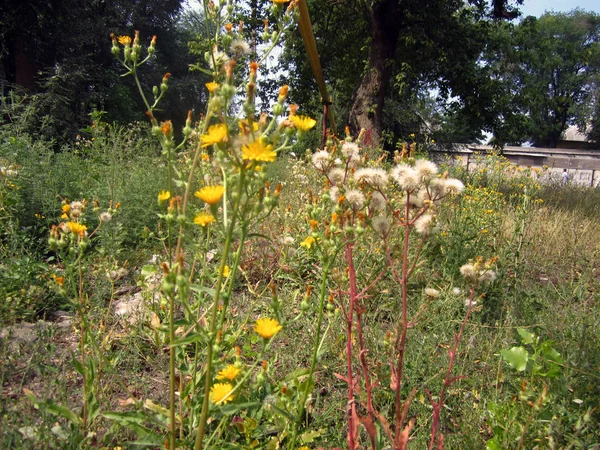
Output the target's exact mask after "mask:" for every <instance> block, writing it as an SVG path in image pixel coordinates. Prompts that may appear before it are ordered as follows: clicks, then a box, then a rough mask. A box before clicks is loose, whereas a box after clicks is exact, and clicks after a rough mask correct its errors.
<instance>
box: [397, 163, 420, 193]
mask: <svg viewBox="0 0 600 450" xmlns="http://www.w3.org/2000/svg"><path fill="white" fill-rule="evenodd" d="M392 178H393V179H394V181H395V182H396V183H398V186H400V188H401V189H403V190H405V191H414V190H415V189H417V188H418V187H419V184H420V181H419V175H418V174H417V171H416V170H415V169H413V168H412V167H410V166H409V165H407V164H398V165H397V166H396V167H394V168H393V169H392Z"/></svg>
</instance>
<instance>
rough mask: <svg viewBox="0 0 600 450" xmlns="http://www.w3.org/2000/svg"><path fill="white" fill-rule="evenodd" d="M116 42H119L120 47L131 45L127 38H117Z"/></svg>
mask: <svg viewBox="0 0 600 450" xmlns="http://www.w3.org/2000/svg"><path fill="white" fill-rule="evenodd" d="M117 40H118V41H119V44H121V45H130V44H131V38H130V37H129V36H119V37H118V38H117Z"/></svg>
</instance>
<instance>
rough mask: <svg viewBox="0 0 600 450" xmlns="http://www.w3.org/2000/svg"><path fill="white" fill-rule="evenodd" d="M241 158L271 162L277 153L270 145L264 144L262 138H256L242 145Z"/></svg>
mask: <svg viewBox="0 0 600 450" xmlns="http://www.w3.org/2000/svg"><path fill="white" fill-rule="evenodd" d="M242 158H244V159H245V160H247V161H264V162H271V161H275V158H277V153H275V152H274V151H273V146H272V145H265V144H264V142H263V141H262V139H258V140H256V141H254V142H252V143H251V144H248V145H244V146H242Z"/></svg>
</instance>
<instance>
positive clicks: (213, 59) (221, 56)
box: [208, 45, 229, 69]
mask: <svg viewBox="0 0 600 450" xmlns="http://www.w3.org/2000/svg"><path fill="white" fill-rule="evenodd" d="M227 61H229V56H227V54H226V53H224V52H221V51H219V50H218V49H217V46H216V45H215V46H214V47H213V51H212V55H209V57H208V65H209V66H210V67H211V69H214V68H215V67H221V66H222V65H223V64H225V63H226V62H227Z"/></svg>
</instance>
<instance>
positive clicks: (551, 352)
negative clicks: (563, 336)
mask: <svg viewBox="0 0 600 450" xmlns="http://www.w3.org/2000/svg"><path fill="white" fill-rule="evenodd" d="M552 344H553V342H551V341H546V342H544V343H543V344H542V355H544V358H546V359H549V360H550V361H553V362H555V363H558V364H563V359H562V356H560V353H558V352H557V351H556V349H555V348H554V347H552Z"/></svg>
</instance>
